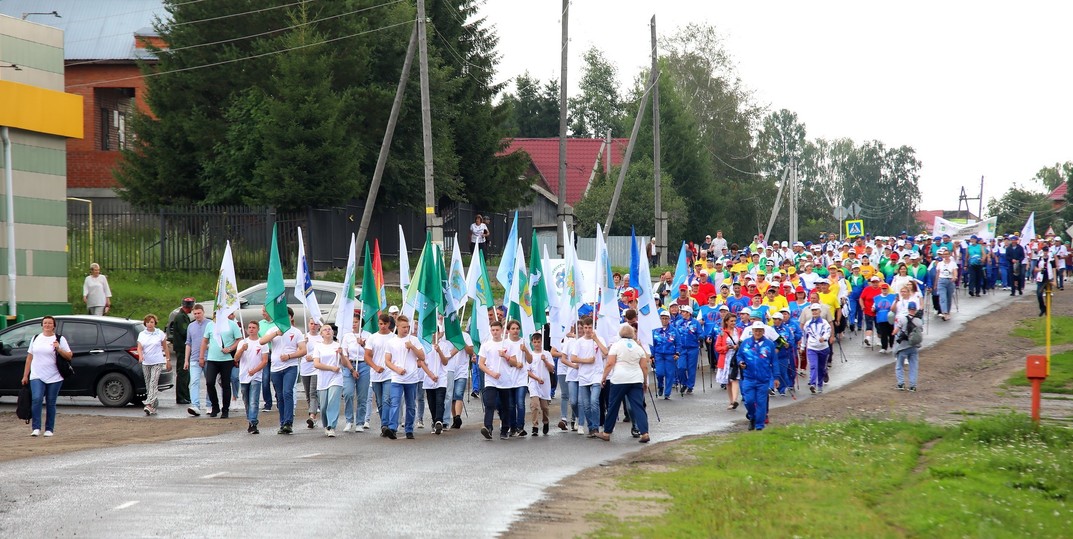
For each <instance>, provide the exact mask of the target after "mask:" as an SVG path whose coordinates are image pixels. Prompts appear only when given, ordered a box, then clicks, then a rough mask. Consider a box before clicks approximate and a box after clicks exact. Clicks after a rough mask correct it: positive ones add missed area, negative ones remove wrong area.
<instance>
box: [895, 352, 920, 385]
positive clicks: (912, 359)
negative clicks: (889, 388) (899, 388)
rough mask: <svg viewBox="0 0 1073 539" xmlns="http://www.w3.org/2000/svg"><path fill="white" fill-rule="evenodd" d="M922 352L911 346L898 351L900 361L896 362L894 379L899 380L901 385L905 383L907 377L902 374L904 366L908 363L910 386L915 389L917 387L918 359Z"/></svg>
mask: <svg viewBox="0 0 1073 539" xmlns="http://www.w3.org/2000/svg"><path fill="white" fill-rule="evenodd" d="M919 354H920V350H919V349H917V347H915V346H910V347H909V348H906V349H905V350H899V351H898V360H897V361H895V362H894V377H895V378H897V379H898V383H899V384H903V383H905V377H904V375H903V374H902V368H903V367H902V364H903V363H905V362H906V361H908V362H909V386H910V387H915V386H916V385H917V359H918V358H919Z"/></svg>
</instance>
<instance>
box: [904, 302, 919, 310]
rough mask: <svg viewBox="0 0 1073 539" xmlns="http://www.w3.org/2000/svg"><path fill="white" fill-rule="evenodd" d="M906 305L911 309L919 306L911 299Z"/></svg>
mask: <svg viewBox="0 0 1073 539" xmlns="http://www.w3.org/2000/svg"><path fill="white" fill-rule="evenodd" d="M906 307H907V308H909V309H916V308H917V302H915V301H910V302H909V305H906Z"/></svg>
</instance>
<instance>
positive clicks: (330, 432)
mask: <svg viewBox="0 0 1073 539" xmlns="http://www.w3.org/2000/svg"><path fill="white" fill-rule="evenodd" d="M324 434H327V435H328V437H329V438H335V430H334V429H324Z"/></svg>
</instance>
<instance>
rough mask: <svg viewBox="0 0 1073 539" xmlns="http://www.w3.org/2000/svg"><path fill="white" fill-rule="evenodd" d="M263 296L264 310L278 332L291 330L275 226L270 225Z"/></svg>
mask: <svg viewBox="0 0 1073 539" xmlns="http://www.w3.org/2000/svg"><path fill="white" fill-rule="evenodd" d="M267 281H268V282H267V287H266V294H265V310H266V311H268V316H270V317H271V318H272V323H273V324H275V326H276V327H277V328H279V330H280V331H284V332H285V331H287V330H288V329H291V317H290V316H288V315H287V297H286V294H285V293H286V287H284V286H283V266H282V265H281V264H280V262H279V245H278V244H277V242H276V225H275V224H273V225H272V250H271V252H270V253H269V255H268V279H267Z"/></svg>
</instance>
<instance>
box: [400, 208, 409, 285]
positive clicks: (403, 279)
mask: <svg viewBox="0 0 1073 539" xmlns="http://www.w3.org/2000/svg"><path fill="white" fill-rule="evenodd" d="M408 286H410V251H409V250H408V249H407V248H406V234H403V233H402V225H399V287H400V288H402V295H403V296H405V295H406V288H407V287H408Z"/></svg>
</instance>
